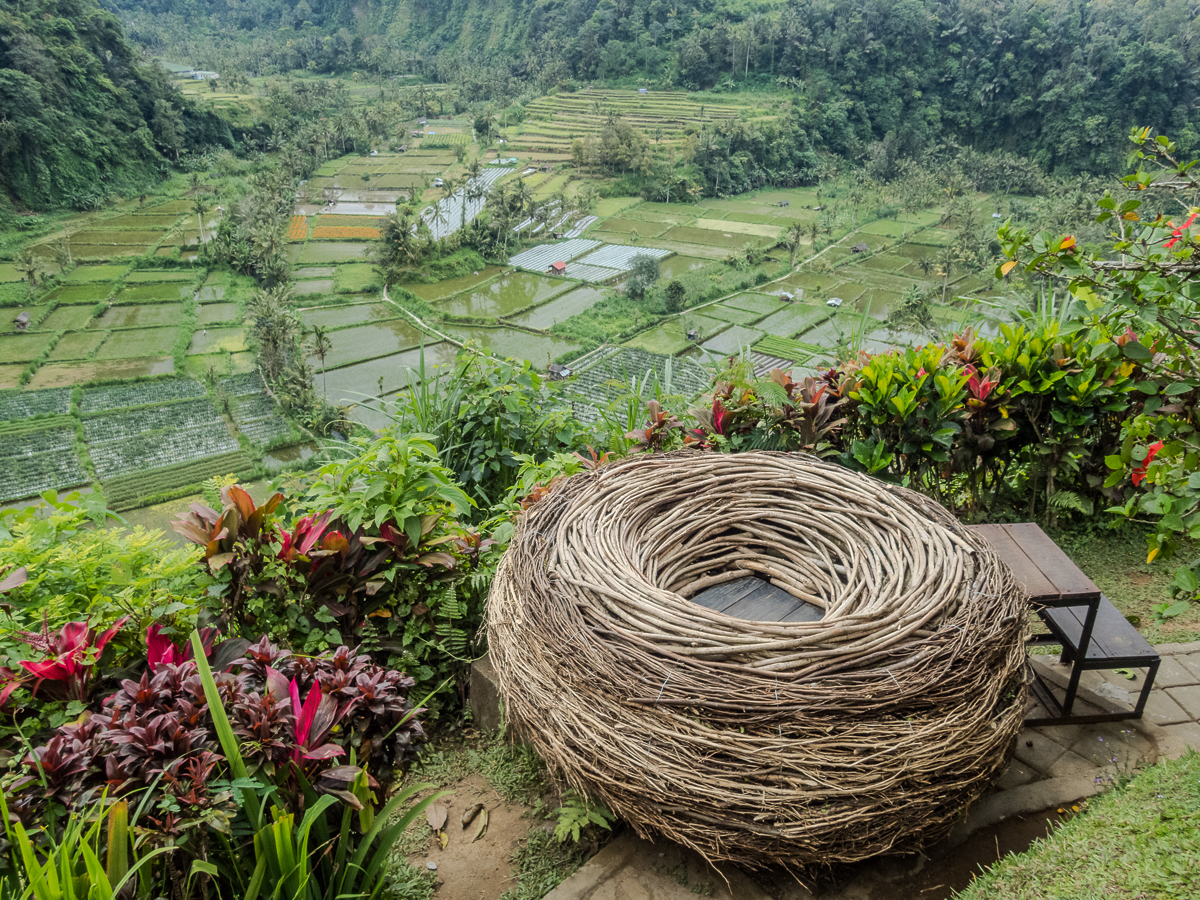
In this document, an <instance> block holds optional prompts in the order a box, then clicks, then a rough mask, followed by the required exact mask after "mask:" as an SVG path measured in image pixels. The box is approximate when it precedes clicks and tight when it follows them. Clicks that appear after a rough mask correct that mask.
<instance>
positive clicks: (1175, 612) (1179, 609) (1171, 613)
mask: <svg viewBox="0 0 1200 900" xmlns="http://www.w3.org/2000/svg"><path fill="white" fill-rule="evenodd" d="M1191 607H1192V603H1191V601H1190V600H1178V601H1176V602H1175V603H1172V604H1171V605H1170V606H1168V607H1167V608H1166V609H1164V610H1163V611H1162V612H1161V613H1159V615H1161V616H1162V618H1164V619H1173V618H1175V616H1180V615H1183V614H1184V613H1185V612H1187V611H1188V610H1189V609H1191Z"/></svg>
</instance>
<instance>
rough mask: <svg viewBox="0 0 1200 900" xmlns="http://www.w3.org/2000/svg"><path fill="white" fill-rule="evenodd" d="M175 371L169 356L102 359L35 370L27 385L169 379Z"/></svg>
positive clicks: (63, 385)
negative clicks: (147, 378)
mask: <svg viewBox="0 0 1200 900" xmlns="http://www.w3.org/2000/svg"><path fill="white" fill-rule="evenodd" d="M166 330H170V329H166ZM125 333H126V334H131V333H133V332H125ZM174 371H175V360H174V359H172V358H171V357H170V356H159V357H154V358H152V359H105V360H102V361H99V362H88V363H79V362H70V363H53V364H48V365H44V366H42V367H41V368H40V369H38V370H37V372H35V373H34V376H33V380H32V381H30V382H29V386H30V387H31V388H54V387H65V386H67V385H72V384H86V383H88V382H89V381H111V380H116V379H126V378H146V377H148V376H150V375H170V374H172V373H173V372H174Z"/></svg>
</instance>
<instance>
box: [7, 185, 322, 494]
mask: <svg viewBox="0 0 1200 900" xmlns="http://www.w3.org/2000/svg"><path fill="white" fill-rule="evenodd" d="M169 187H170V183H168V188H169ZM190 207H191V201H190V200H184V199H178V198H172V197H170V196H167V197H165V198H164V199H156V198H150V199H148V202H147V203H146V205H145V207H144V208H142V207H139V206H138V205H137V204H125V205H124V209H118V210H116V211H115V212H106V213H103V214H95V213H88V214H82V215H80V216H77V217H72V218H71V219H69V220H67V221H68V225H67V228H66V233H67V234H68V235H69V236H70V240H71V241H72V246H73V248H74V247H75V245H76V244H77V243H78V244H79V245H80V246H83V245H84V244H82V243H80V242H82V241H93V242H98V241H103V245H104V246H105V247H108V248H110V251H106V252H105V254H104V255H103V258H104V260H105V261H103V262H94V261H92V260H91V259H89V258H87V257H88V256H92V255H98V254H84V253H76V254H75V265H74V266H73V267H72V268H67V269H66V270H65V271H63V272H61V273H59V272H56V271H55V268H54V264H52V263H51V264H49V265H48V266H47V268H48V270H49V274H52V275H55V276H57V277H55V278H53V279H52V281H51V283H50V285H49V286H46V285H43V286H39V287H38V288H36V289H35V290H33V291H29V290H28V289H27V288H26V287H25V286H24V285H14V284H13V282H14V281H15V280H16V279H19V278H20V273H19V272H17V271H16V270H15V268H14V267H12V266H8V265H5V266H0V306H3V307H4V308H3V310H2V312H3V314H4V315H3V318H2V319H0V321H2V322H3V323H4V325H8V326H12V327H2V326H0V503H8V502H13V501H19V500H23V499H24V498H27V497H30V496H33V495H35V494H37V493H40V492H42V491H45V490H49V489H54V490H68V489H71V488H75V487H79V486H85V485H91V486H97V487H99V488H100V489H101V490H102V491H103V492H104V495H105V498H106V500H107V501H108V503H109V505H110V506H111V507H112V508H114V509H118V510H120V509H128V508H132V507H135V506H138V505H141V504H142V503H143V502H144V501H146V500H148V499H150V498H155V497H164V496H168V495H169V496H177V495H179V494H180V493H184V494H186V493H193V492H195V491H196V490H197V489H198V487H199V484H200V482H202V481H203V480H204V479H206V478H209V477H211V476H213V475H228V474H240V475H242V476H244V477H247V478H248V477H252V476H253V475H254V474H255V473H256V472H257V471H258V470H259V467H260V464H261V463H260V459H261V454H262V452H264V451H265V449H267V448H272V447H276V446H280V445H282V444H288V443H295V442H298V441H300V440H302V439H305V438H304V436H303V435H302V434H301V433H300V432H299V431H298V430H296V429H295V428H294V427H293V426H292V425H291V423H290V422H289V421H288V420H287V419H286V417H285V416H284V415H282V414H281V413H280V412H279V411H278V410H277V409H276V408H275V406H274V401H272V400H270V399H269V397H268V396H267V394H266V393H265V389H264V387H263V386H262V384H261V380H260V381H259V386H258V388H257V394H256V395H255V396H254V397H251V398H250V399H246V400H242V399H239V400H237V401H236V402H233V403H231V404H230V406H229V408H228V411H227V412H221V411H218V408H217V406H216V405H215V403H216V399H217V386H216V383H215V382H213V383H212V384H206V383H204V382H200V381H197V380H194V379H191V378H183V377H179V376H178V374H177V372H178V373H182V372H183V371H184V370H188V371H193V368H192V367H191V366H190V365H188V363H190V362H191V360H192V359H196V360H198V361H202V364H200V365H197V366H195V368H194V371H195V372H196V374H201V375H203V374H207V373H208V372H209V371H212V372H216V373H221V374H225V375H226V376H227V377H228V376H232V375H233V374H234V373H235V371H236V370H238V369H241V368H250V369H252V368H253V366H254V360H253V354H252V353H249V352H248V348H247V346H246V343H245V337H244V334H243V332H242V329H241V327H240V325H239V322H240V319H241V315H242V308H243V304H244V302H245V300H246V299H248V298H249V296H250V294H251V292H252V290H253V281H252V280H251V279H247V278H243V277H240V276H235V275H232V274H230V273H213V274H212V275H209V273H208V272H207V270H206V269H204V268H201V267H193V266H191V265H188V264H187V263H181V262H180V261H177V260H175V259H163V258H161V257H158V258H156V259H155V260H154V261H151V257H150V256H149V255H148V254H142V258H135V256H134V254H133V253H131V252H130V251H129V249H128V248H137V247H143V246H153V245H154V244H157V243H162V242H163V241H167V240H170V239H171V234H170V233H169V229H171V228H173V227H175V226H176V223H177V222H178V221H179V220H180V218H181V217H186V216H187V214H188V211H189V210H190ZM96 246H100V244H96ZM111 248H117V249H115V250H112V249H111ZM117 259H125V260H126V261H123V262H114V261H113V260H117ZM10 287H13V288H18V289H17V290H10V289H9V288H10ZM17 312H26V313H28V314H29V320H30V325H29V327H28V330H27V331H25V332H18V330H17V329H16V328H15V323H14V321H13V320H14V319H15V316H16V313H17ZM196 344H200V345H202V346H201V347H200V349H203V350H204V351H206V353H205V354H204V355H197V356H196V357H190V356H188V355H187V354H188V351H189V350H190V349H192V347H193V346H194V345H196ZM255 377H257V376H255ZM98 383H103V384H104V386H103V387H97V386H94V385H96V384H98ZM17 438H19V440H18V439H17ZM247 448H249V449H247Z"/></svg>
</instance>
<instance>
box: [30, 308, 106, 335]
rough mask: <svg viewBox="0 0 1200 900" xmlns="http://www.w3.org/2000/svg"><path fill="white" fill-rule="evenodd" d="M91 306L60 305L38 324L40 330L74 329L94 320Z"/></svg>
mask: <svg viewBox="0 0 1200 900" xmlns="http://www.w3.org/2000/svg"><path fill="white" fill-rule="evenodd" d="M92 310H93V307H91V306H60V307H59V308H58V309H56V310H54V312H52V313H50V315H48V316H46V318H44V319H42V321H41V322H40V323H39V324H38V326H37V330H38V331H74V330H75V329H77V328H83V327H84V326H85V325H87V323H88V322H90V321H91V320H92Z"/></svg>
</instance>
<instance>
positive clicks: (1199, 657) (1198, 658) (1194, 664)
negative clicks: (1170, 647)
mask: <svg viewBox="0 0 1200 900" xmlns="http://www.w3.org/2000/svg"><path fill="white" fill-rule="evenodd" d="M1172 659H1174V660H1175V661H1176V662H1177V663H1179V664H1180V665H1181V666H1183V667H1184V668H1185V669H1187V670H1188V671H1189V672H1191V673H1192V674H1193V675H1194V676H1195V677H1196V680H1197V681H1200V653H1189V654H1188V655H1187V656H1174V657H1172Z"/></svg>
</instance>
